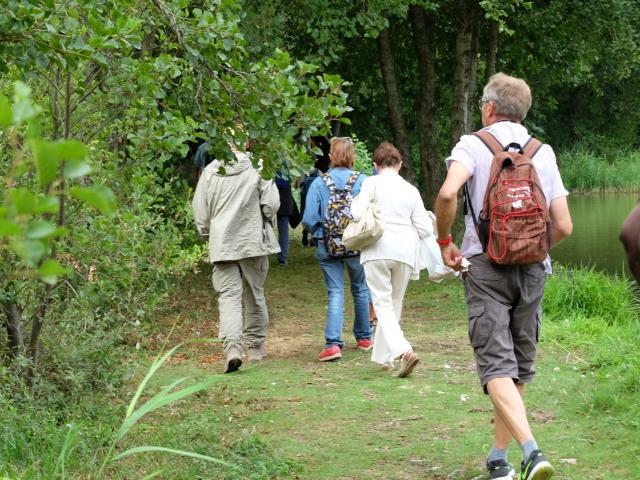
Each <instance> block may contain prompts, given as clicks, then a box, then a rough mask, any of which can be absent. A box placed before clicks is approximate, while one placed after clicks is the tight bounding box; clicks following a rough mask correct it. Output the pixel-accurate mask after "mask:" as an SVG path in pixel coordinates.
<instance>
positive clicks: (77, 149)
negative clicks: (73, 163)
mask: <svg viewBox="0 0 640 480" xmlns="http://www.w3.org/2000/svg"><path fill="white" fill-rule="evenodd" d="M55 146H56V149H57V150H58V157H59V158H60V159H62V160H84V159H85V158H87V155H88V150H87V147H86V146H85V145H84V144H82V143H80V142H78V141H77V140H61V141H58V142H56V143H55Z"/></svg>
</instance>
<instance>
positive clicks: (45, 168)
mask: <svg viewBox="0 0 640 480" xmlns="http://www.w3.org/2000/svg"><path fill="white" fill-rule="evenodd" d="M32 149H33V155H34V157H35V159H36V167H37V170H38V182H39V183H40V186H41V187H42V188H46V187H48V186H49V184H50V183H51V182H53V181H54V180H55V179H56V178H57V176H58V165H59V164H60V157H59V156H58V149H57V147H56V145H55V144H54V143H51V142H45V141H43V140H34V142H33V147H32Z"/></svg>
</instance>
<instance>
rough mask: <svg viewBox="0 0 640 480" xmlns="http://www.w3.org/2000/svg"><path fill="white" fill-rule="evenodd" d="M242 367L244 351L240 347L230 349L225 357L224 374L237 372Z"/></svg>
mask: <svg viewBox="0 0 640 480" xmlns="http://www.w3.org/2000/svg"><path fill="white" fill-rule="evenodd" d="M240 365H242V350H241V349H240V347H236V346H233V347H229V349H228V350H227V352H226V353H225V356H224V373H231V372H235V371H236V370H238V369H239V368H240Z"/></svg>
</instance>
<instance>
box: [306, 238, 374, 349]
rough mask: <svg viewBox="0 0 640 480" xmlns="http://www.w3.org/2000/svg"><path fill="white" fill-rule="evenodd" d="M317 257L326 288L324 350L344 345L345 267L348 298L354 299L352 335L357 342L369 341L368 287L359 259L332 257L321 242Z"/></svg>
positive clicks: (318, 246)
mask: <svg viewBox="0 0 640 480" xmlns="http://www.w3.org/2000/svg"><path fill="white" fill-rule="evenodd" d="M316 257H317V258H318V260H320V267H321V268H322V273H324V283H325V285H326V287H327V298H328V303H329V305H328V308H327V326H326V327H325V330H324V338H325V348H326V347H330V346H332V345H338V346H340V348H342V347H343V346H344V341H343V340H342V325H343V323H344V267H345V266H346V267H347V271H348V272H349V278H350V279H351V295H352V296H353V304H354V310H355V311H354V314H355V319H354V322H353V334H354V336H355V337H356V340H362V339H370V338H371V326H370V324H369V298H370V295H369V288H368V287H367V282H366V280H365V277H364V268H362V265H360V256H359V255H358V256H357V257H346V258H331V257H329V255H328V254H327V249H326V248H325V246H324V242H323V241H319V242H318V245H317V247H316Z"/></svg>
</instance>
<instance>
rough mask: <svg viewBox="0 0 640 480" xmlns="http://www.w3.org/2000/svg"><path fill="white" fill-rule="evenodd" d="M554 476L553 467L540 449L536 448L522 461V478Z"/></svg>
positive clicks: (536, 479) (540, 478)
mask: <svg viewBox="0 0 640 480" xmlns="http://www.w3.org/2000/svg"><path fill="white" fill-rule="evenodd" d="M552 476H553V467H552V466H551V464H550V463H549V461H548V460H547V458H546V457H545V456H544V454H543V453H542V452H541V451H540V450H534V451H533V452H531V455H529V458H527V459H526V460H525V461H523V462H522V466H521V471H520V480H549V479H550V478H551V477H552Z"/></svg>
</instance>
